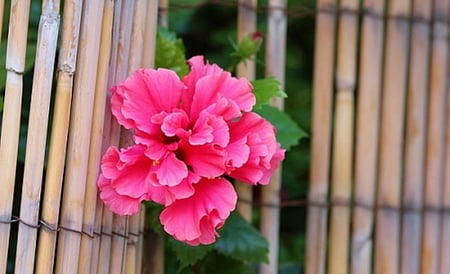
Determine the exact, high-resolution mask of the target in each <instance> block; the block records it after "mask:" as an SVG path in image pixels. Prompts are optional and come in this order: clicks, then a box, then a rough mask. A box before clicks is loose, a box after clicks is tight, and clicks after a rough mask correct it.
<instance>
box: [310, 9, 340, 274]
mask: <svg viewBox="0 0 450 274" xmlns="http://www.w3.org/2000/svg"><path fill="white" fill-rule="evenodd" d="M335 4H336V3H335V1H333V0H319V1H317V9H319V10H327V12H319V13H318V14H317V19H316V38H315V39H316V40H315V53H314V80H313V81H314V83H313V84H314V93H313V106H312V136H311V167H310V185H309V193H308V199H309V201H311V202H315V203H326V202H327V196H328V188H329V185H328V184H329V168H330V136H331V112H332V100H333V60H334V49H333V45H334V43H335V23H336V11H335ZM327 218H328V209H327V208H321V207H316V206H309V207H308V219H307V246H306V267H305V273H306V274H323V273H325V258H326V256H325V251H326V241H327V238H326V231H327Z"/></svg>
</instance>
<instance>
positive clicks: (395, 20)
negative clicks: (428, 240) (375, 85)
mask: <svg viewBox="0 0 450 274" xmlns="http://www.w3.org/2000/svg"><path fill="white" fill-rule="evenodd" d="M387 10H388V18H389V19H388V20H387V33H386V44H385V56H384V58H385V59H384V63H385V65H384V83H383V100H382V110H381V112H382V113H381V128H380V143H379V144H380V157H379V162H378V165H379V171H378V197H377V205H378V207H379V209H378V210H377V214H376V218H377V220H376V227H375V273H376V274H381V273H399V271H400V253H399V250H400V244H399V243H400V205H401V204H400V201H401V193H400V191H401V182H402V154H403V134H404V132H403V128H404V125H403V124H404V121H403V120H404V109H405V93H406V75H407V69H406V65H407V60H408V47H409V28H410V26H409V19H408V18H409V17H410V14H409V11H410V1H408V0H402V1H390V2H389V5H388V9H387Z"/></svg>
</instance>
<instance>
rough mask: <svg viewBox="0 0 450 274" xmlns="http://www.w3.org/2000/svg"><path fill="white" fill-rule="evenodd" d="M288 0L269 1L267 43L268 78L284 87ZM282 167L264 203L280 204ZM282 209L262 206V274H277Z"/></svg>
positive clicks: (280, 105)
mask: <svg viewBox="0 0 450 274" xmlns="http://www.w3.org/2000/svg"><path fill="white" fill-rule="evenodd" d="M286 5H287V1H286V0H270V1H269V2H268V7H267V9H268V19H267V42H266V52H265V54H266V71H265V75H266V76H274V77H275V78H276V79H277V80H278V81H279V82H280V83H281V85H282V87H281V88H283V87H284V79H285V64H286V62H285V59H286V29H287V18H286V15H285V13H284V8H286ZM272 105H273V106H275V107H277V108H279V109H283V107H284V101H283V99H281V98H276V99H274V100H273V101H272ZM280 191H281V166H280V167H279V168H278V169H277V170H276V171H275V173H274V175H272V178H271V179H270V182H269V184H268V185H267V186H264V187H263V189H262V191H261V203H262V204H263V205H264V204H270V203H272V204H276V205H280ZM279 222H280V208H279V206H277V207H264V206H263V207H262V209H261V226H260V230H261V234H262V235H263V236H265V237H266V239H267V240H268V242H269V263H268V264H260V273H261V274H269V273H270V274H275V273H278V246H279V232H280V228H279Z"/></svg>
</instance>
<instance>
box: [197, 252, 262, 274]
mask: <svg viewBox="0 0 450 274" xmlns="http://www.w3.org/2000/svg"><path fill="white" fill-rule="evenodd" d="M201 269H202V273H214V274H230V273H239V274H255V272H254V271H253V269H252V268H251V267H250V265H249V264H247V263H245V262H243V261H242V260H238V259H233V258H230V257H227V256H225V255H223V254H219V253H217V252H213V256H210V257H208V258H207V259H206V260H205V262H204V265H203V267H202V268H201Z"/></svg>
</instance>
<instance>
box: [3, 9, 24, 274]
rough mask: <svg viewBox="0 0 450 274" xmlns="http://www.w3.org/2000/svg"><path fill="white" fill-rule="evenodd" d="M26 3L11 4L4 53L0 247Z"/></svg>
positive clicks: (15, 138)
mask: <svg viewBox="0 0 450 274" xmlns="http://www.w3.org/2000/svg"><path fill="white" fill-rule="evenodd" d="M29 10H30V1H29V0H22V1H17V0H16V1H11V12H10V21H9V31H8V44H7V49H6V71H7V72H6V86H5V97H4V108H3V118H2V131H1V138H0V174H1V176H2V191H0V218H1V220H2V221H4V222H6V223H2V222H0V243H2V245H3V246H5V247H8V243H9V235H10V233H9V232H10V228H11V225H10V223H9V221H10V220H11V210H12V202H13V196H14V195H13V193H14V183H15V173H16V159H17V149H18V144H19V130H20V113H21V101H22V89H23V72H24V67H25V52H26V45H27V33H28V18H29ZM7 257H8V248H3V249H2V251H0V272H1V273H4V272H6V264H7Z"/></svg>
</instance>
